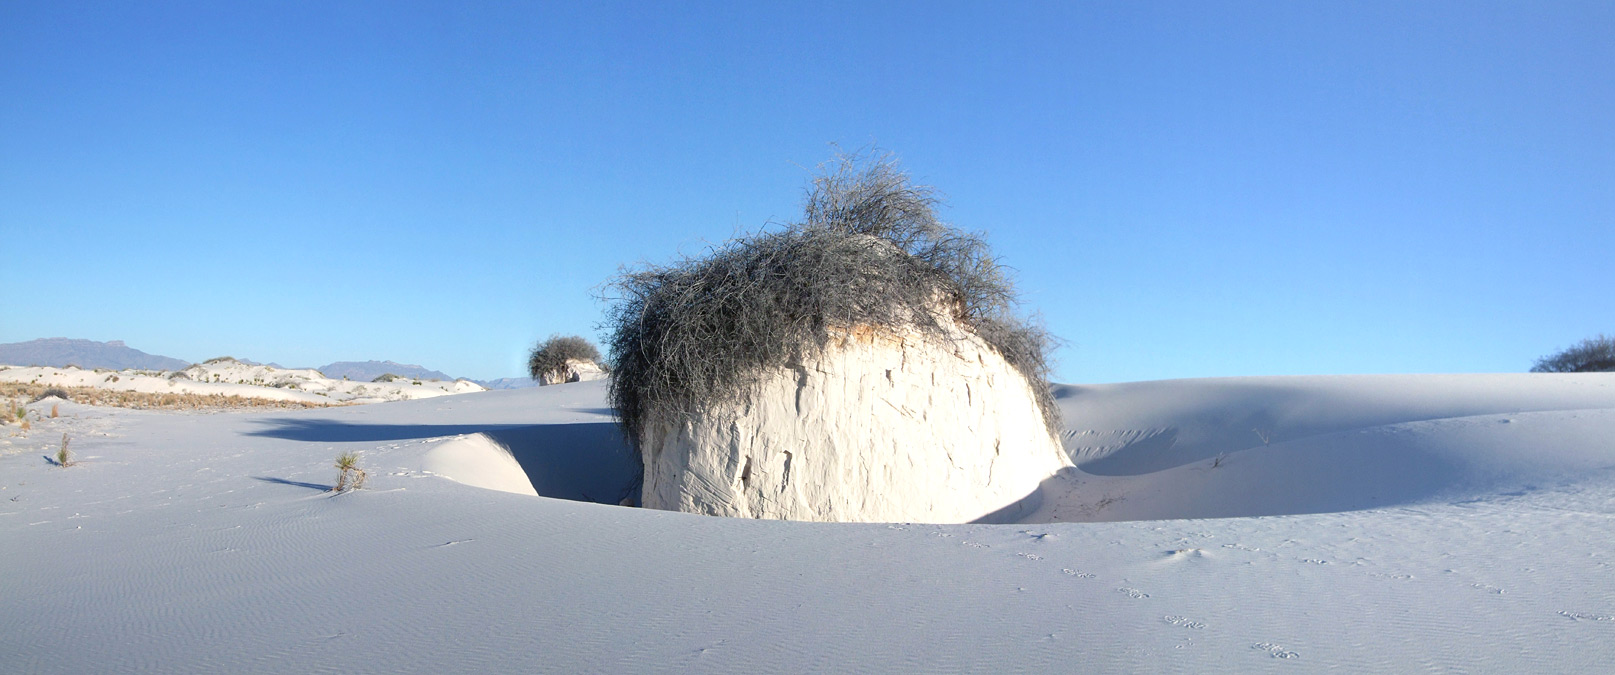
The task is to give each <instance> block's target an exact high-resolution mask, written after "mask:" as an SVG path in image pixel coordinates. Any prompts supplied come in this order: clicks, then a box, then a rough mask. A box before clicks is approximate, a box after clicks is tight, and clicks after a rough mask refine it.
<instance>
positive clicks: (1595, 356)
mask: <svg viewBox="0 0 1615 675" xmlns="http://www.w3.org/2000/svg"><path fill="white" fill-rule="evenodd" d="M1612 371H1615V337H1610V336H1607V335H1603V334H1599V335H1598V336H1597V337H1591V338H1587V339H1585V340H1582V341H1581V342H1579V343H1576V344H1575V345H1574V346H1571V347H1569V348H1567V349H1565V350H1564V351H1561V352H1559V353H1557V354H1553V355H1551V356H1544V357H1542V358H1540V359H1537V362H1536V365H1535V366H1533V367H1532V368H1531V372H1533V373H1598V372H1612Z"/></svg>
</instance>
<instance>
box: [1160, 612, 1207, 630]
mask: <svg viewBox="0 0 1615 675" xmlns="http://www.w3.org/2000/svg"><path fill="white" fill-rule="evenodd" d="M1161 620H1163V621H1165V622H1167V623H1169V624H1172V625H1174V626H1182V627H1184V628H1192V629H1194V630H1200V629H1201V628H1205V627H1206V624H1203V623H1200V622H1199V621H1194V620H1192V619H1190V618H1189V617H1186V616H1172V615H1167V616H1163V617H1161Z"/></svg>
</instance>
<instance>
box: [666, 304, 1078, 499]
mask: <svg viewBox="0 0 1615 675" xmlns="http://www.w3.org/2000/svg"><path fill="white" fill-rule="evenodd" d="M645 436H646V437H645V438H642V439H641V443H640V450H641V455H642V459H643V461H644V465H645V482H644V487H643V491H642V505H643V506H645V507H648V508H656V509H665V510H672V511H684V512H689V513H701V514H708V515H717V516H736V517H744V518H771V519H787V520H815V521H841V522H931V523H950V522H951V523H961V522H969V521H973V520H976V519H979V518H981V517H983V516H986V515H988V514H992V513H995V512H1000V511H1004V510H1005V509H1006V508H1008V510H1010V511H1013V510H1014V507H1015V505H1016V504H1018V503H1019V502H1020V501H1021V500H1022V499H1023V498H1025V497H1027V496H1028V495H1029V494H1030V493H1032V492H1033V491H1035V490H1036V489H1037V488H1038V485H1039V483H1040V482H1041V481H1043V480H1044V479H1047V478H1048V477H1050V476H1051V475H1053V474H1054V473H1055V472H1057V471H1059V470H1060V469H1062V468H1064V467H1067V466H1070V464H1069V460H1067V458H1066V456H1065V454H1064V453H1063V452H1061V449H1060V446H1059V443H1058V442H1057V441H1056V440H1055V439H1054V438H1053V437H1052V435H1051V434H1050V433H1049V431H1048V430H1047V428H1046V427H1045V425H1044V423H1043V419H1042V413H1041V410H1040V409H1039V407H1038V404H1037V399H1036V397H1035V396H1034V395H1033V392H1032V390H1031V388H1030V387H1029V386H1028V384H1027V381H1026V378H1025V377H1023V376H1022V375H1021V374H1020V373H1019V372H1017V371H1015V370H1014V369H1013V368H1012V367H1011V366H1010V365H1009V364H1008V363H1007V362H1005V361H1004V359H1003V358H1002V357H1000V356H999V355H998V354H997V353H996V352H995V351H993V350H992V348H991V347H989V346H988V345H987V344H986V343H985V342H983V341H981V340H980V339H979V338H977V337H975V336H974V335H971V334H969V333H967V332H964V331H962V330H958V329H955V330H954V331H953V334H952V335H951V339H949V340H947V341H942V340H938V339H935V338H927V337H924V336H921V335H919V334H918V333H913V332H905V333H902V334H898V333H893V332H890V331H886V330H878V329H870V328H867V327H860V328H858V329H855V330H853V331H851V332H849V333H847V334H846V335H845V336H844V337H843V338H841V339H839V340H837V341H836V342H835V343H833V344H832V345H831V346H830V347H829V348H827V349H826V350H825V352H824V354H823V355H822V356H820V357H819V358H817V359H812V360H809V361H808V362H806V363H800V364H796V366H795V367H793V368H790V369H780V370H778V371H776V372H772V373H767V374H766V375H765V376H764V379H763V382H762V384H761V386H760V387H759V388H757V389H755V390H754V391H753V394H752V395H749V396H746V397H745V398H743V399H742V400H740V401H739V402H737V403H736V404H733V405H728V406H723V407H718V408H715V409H711V410H706V411H704V412H703V413H701V414H699V415H698V416H697V417H695V418H694V419H691V420H679V421H676V422H665V421H664V422H662V423H660V424H651V425H648V431H647V433H646V435H645Z"/></svg>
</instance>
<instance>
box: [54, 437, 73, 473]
mask: <svg viewBox="0 0 1615 675" xmlns="http://www.w3.org/2000/svg"><path fill="white" fill-rule="evenodd" d="M75 463H76V462H74V461H73V455H72V453H71V452H69V451H68V449H67V434H62V447H61V448H60V449H58V450H57V451H56V466H60V467H69V466H73V465H74V464H75Z"/></svg>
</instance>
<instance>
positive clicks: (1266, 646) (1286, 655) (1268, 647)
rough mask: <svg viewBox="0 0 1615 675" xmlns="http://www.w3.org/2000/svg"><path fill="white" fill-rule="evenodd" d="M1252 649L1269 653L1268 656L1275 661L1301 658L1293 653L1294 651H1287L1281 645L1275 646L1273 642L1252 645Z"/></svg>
mask: <svg viewBox="0 0 1615 675" xmlns="http://www.w3.org/2000/svg"><path fill="white" fill-rule="evenodd" d="M1251 649H1255V650H1259V651H1264V652H1267V655H1268V656H1271V657H1273V658H1275V659H1298V658H1301V655H1300V654H1297V653H1295V652H1292V651H1290V650H1288V649H1285V648H1284V647H1281V646H1279V645H1276V644H1273V643H1271V642H1258V643H1256V644H1253V645H1251Z"/></svg>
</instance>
